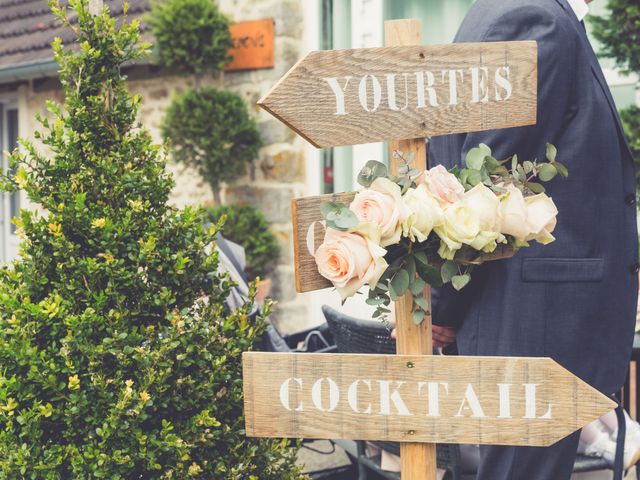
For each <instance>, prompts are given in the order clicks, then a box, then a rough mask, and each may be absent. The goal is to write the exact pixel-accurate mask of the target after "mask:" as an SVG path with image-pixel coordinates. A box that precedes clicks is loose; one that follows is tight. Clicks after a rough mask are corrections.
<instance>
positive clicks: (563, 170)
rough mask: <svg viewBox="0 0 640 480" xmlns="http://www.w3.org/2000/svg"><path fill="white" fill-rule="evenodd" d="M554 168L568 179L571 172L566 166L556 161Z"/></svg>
mask: <svg viewBox="0 0 640 480" xmlns="http://www.w3.org/2000/svg"><path fill="white" fill-rule="evenodd" d="M553 166H554V167H556V169H557V170H558V173H559V174H560V175H562V176H563V177H564V178H567V177H568V176H569V170H567V167H565V166H564V164H562V163H560V162H558V161H555V162H553Z"/></svg>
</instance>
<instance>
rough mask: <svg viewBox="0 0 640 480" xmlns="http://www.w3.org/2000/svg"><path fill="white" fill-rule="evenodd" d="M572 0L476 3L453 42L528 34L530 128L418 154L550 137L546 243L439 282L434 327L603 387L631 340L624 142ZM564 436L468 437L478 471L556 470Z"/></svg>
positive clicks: (531, 475)
mask: <svg viewBox="0 0 640 480" xmlns="http://www.w3.org/2000/svg"><path fill="white" fill-rule="evenodd" d="M587 10H588V7H587V2H586V1H585V0H477V1H476V2H475V4H474V5H473V7H472V8H471V10H470V11H469V13H468V15H467V17H466V18H465V20H464V22H463V23H462V26H461V27H460V30H459V32H458V35H457V37H456V41H457V42H491V41H507V40H536V41H537V42H538V50H539V66H538V82H539V87H538V88H539V91H538V122H537V124H536V125H535V126H528V127H520V128H513V129H505V130H497V131H490V132H480V133H470V134H461V135H451V136H445V137H438V138H433V139H432V140H431V142H430V154H429V155H430V157H429V160H430V164H431V165H436V164H442V165H444V166H445V167H447V168H451V167H453V166H455V165H462V164H463V159H464V158H465V155H466V153H467V151H468V150H469V149H470V148H473V147H475V146H477V145H478V144H479V143H486V144H487V145H489V146H490V147H491V148H492V149H493V152H494V156H495V157H496V158H507V157H508V156H510V155H512V154H514V153H517V154H518V157H519V158H520V159H521V160H527V159H530V160H533V159H535V158H538V159H543V158H545V144H546V143H547V142H549V143H553V144H554V145H556V146H557V148H558V152H559V154H558V160H560V161H561V162H563V163H564V164H565V165H567V167H568V169H569V178H568V179H566V180H565V179H560V178H558V179H556V180H554V181H552V182H550V183H549V184H547V185H548V187H547V193H548V194H549V195H550V196H551V197H552V198H553V200H554V201H555V203H556V205H557V206H558V210H559V212H560V213H559V215H558V226H557V228H556V230H555V231H554V236H555V237H556V241H555V242H554V243H551V244H550V245H547V246H544V247H542V246H540V245H536V244H533V245H532V246H531V248H526V249H523V250H522V251H521V252H519V253H518V254H516V255H515V256H514V257H513V258H511V259H508V260H501V261H496V262H488V263H486V264H484V265H482V266H481V267H479V268H477V269H476V270H475V271H474V273H473V275H472V276H473V279H472V282H471V283H470V284H469V285H468V286H467V287H466V288H464V289H463V290H462V291H461V292H455V291H454V290H453V289H452V288H451V287H445V288H443V289H442V290H441V291H440V292H438V293H439V295H438V296H439V298H438V302H437V304H436V305H434V323H435V324H436V325H440V326H441V328H440V329H438V327H436V332H435V333H436V336H435V337H436V338H440V339H441V340H445V342H446V341H447V336H448V332H450V330H447V329H446V328H445V327H453V328H455V330H456V340H457V344H458V349H459V352H460V354H463V355H500V356H548V357H552V358H554V359H555V360H557V361H558V362H559V363H560V364H562V365H563V366H565V367H566V368H568V369H569V370H571V371H572V372H573V373H575V374H576V375H578V376H579V377H581V378H582V379H584V380H585V381H586V382H588V383H590V384H591V385H593V386H594V387H595V388H597V389H599V390H600V391H602V392H604V393H606V394H612V393H614V392H616V391H617V390H619V389H620V387H621V386H622V384H623V381H624V377H625V375H626V373H627V368H628V362H629V359H630V355H631V348H632V342H633V332H634V321H635V313H636V303H637V291H638V283H637V281H638V270H639V266H638V245H637V230H636V205H635V203H636V197H635V184H634V178H635V177H634V167H633V161H632V156H631V152H630V150H629V148H628V146H627V142H626V140H625V138H624V134H623V131H622V127H621V124H620V119H619V118H618V115H617V112H616V108H615V105H614V102H613V99H612V97H611V93H610V91H609V88H608V86H607V83H606V81H605V78H604V76H603V73H602V70H601V69H600V66H599V64H598V60H597V58H596V55H595V54H594V52H593V49H592V47H591V45H590V43H589V40H588V38H587V34H586V32H585V29H584V24H583V23H582V19H583V17H584V16H585V14H586V12H587ZM578 437H579V436H578V433H576V434H573V435H571V436H569V437H567V438H566V439H564V440H562V441H560V442H558V443H557V444H556V445H554V446H553V447H550V448H547V449H544V448H534V447H497V446H488V447H482V448H481V458H482V460H481V465H480V468H479V473H478V479H481V480H565V479H568V478H569V477H570V474H571V470H572V466H573V462H574V456H575V452H576V447H577V444H578Z"/></svg>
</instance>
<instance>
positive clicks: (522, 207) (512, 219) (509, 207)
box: [500, 185, 529, 242]
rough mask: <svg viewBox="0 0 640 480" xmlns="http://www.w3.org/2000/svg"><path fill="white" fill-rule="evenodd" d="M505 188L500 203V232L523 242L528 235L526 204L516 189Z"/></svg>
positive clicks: (513, 187)
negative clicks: (505, 191)
mask: <svg viewBox="0 0 640 480" xmlns="http://www.w3.org/2000/svg"><path fill="white" fill-rule="evenodd" d="M505 188H506V190H507V193H506V194H505V195H504V197H503V198H502V200H501V202H500V232H501V233H504V234H505V235H512V236H513V237H514V238H515V239H516V240H517V241H518V242H524V241H526V237H527V235H528V234H529V227H528V225H527V204H526V202H525V201H524V197H523V196H522V192H521V191H520V190H519V189H518V188H517V187H515V186H513V185H508V186H507V187H505Z"/></svg>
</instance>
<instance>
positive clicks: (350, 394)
mask: <svg viewBox="0 0 640 480" xmlns="http://www.w3.org/2000/svg"><path fill="white" fill-rule="evenodd" d="M360 382H362V383H364V384H365V385H366V386H367V387H368V388H369V391H371V380H356V381H355V382H353V383H352V384H351V385H349V390H348V391H347V400H348V401H349V406H350V407H351V410H353V411H354V412H356V413H365V414H370V413H371V404H370V403H369V404H367V408H365V409H364V411H360V409H359V408H358V383H360Z"/></svg>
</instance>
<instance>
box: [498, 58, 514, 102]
mask: <svg viewBox="0 0 640 480" xmlns="http://www.w3.org/2000/svg"><path fill="white" fill-rule="evenodd" d="M501 70H502V71H504V73H505V76H504V77H503V76H502V75H501V74H500V71H501ZM510 70H511V69H510V68H509V67H508V66H506V67H500V68H497V69H496V75H495V80H496V100H497V101H498V102H499V101H501V100H509V99H510V98H511V94H512V93H513V87H512V86H511V82H510V81H509V73H511V72H510ZM498 87H500V88H502V89H503V90H504V91H505V92H506V95H505V97H504V98H502V95H500V92H499V91H498Z"/></svg>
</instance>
